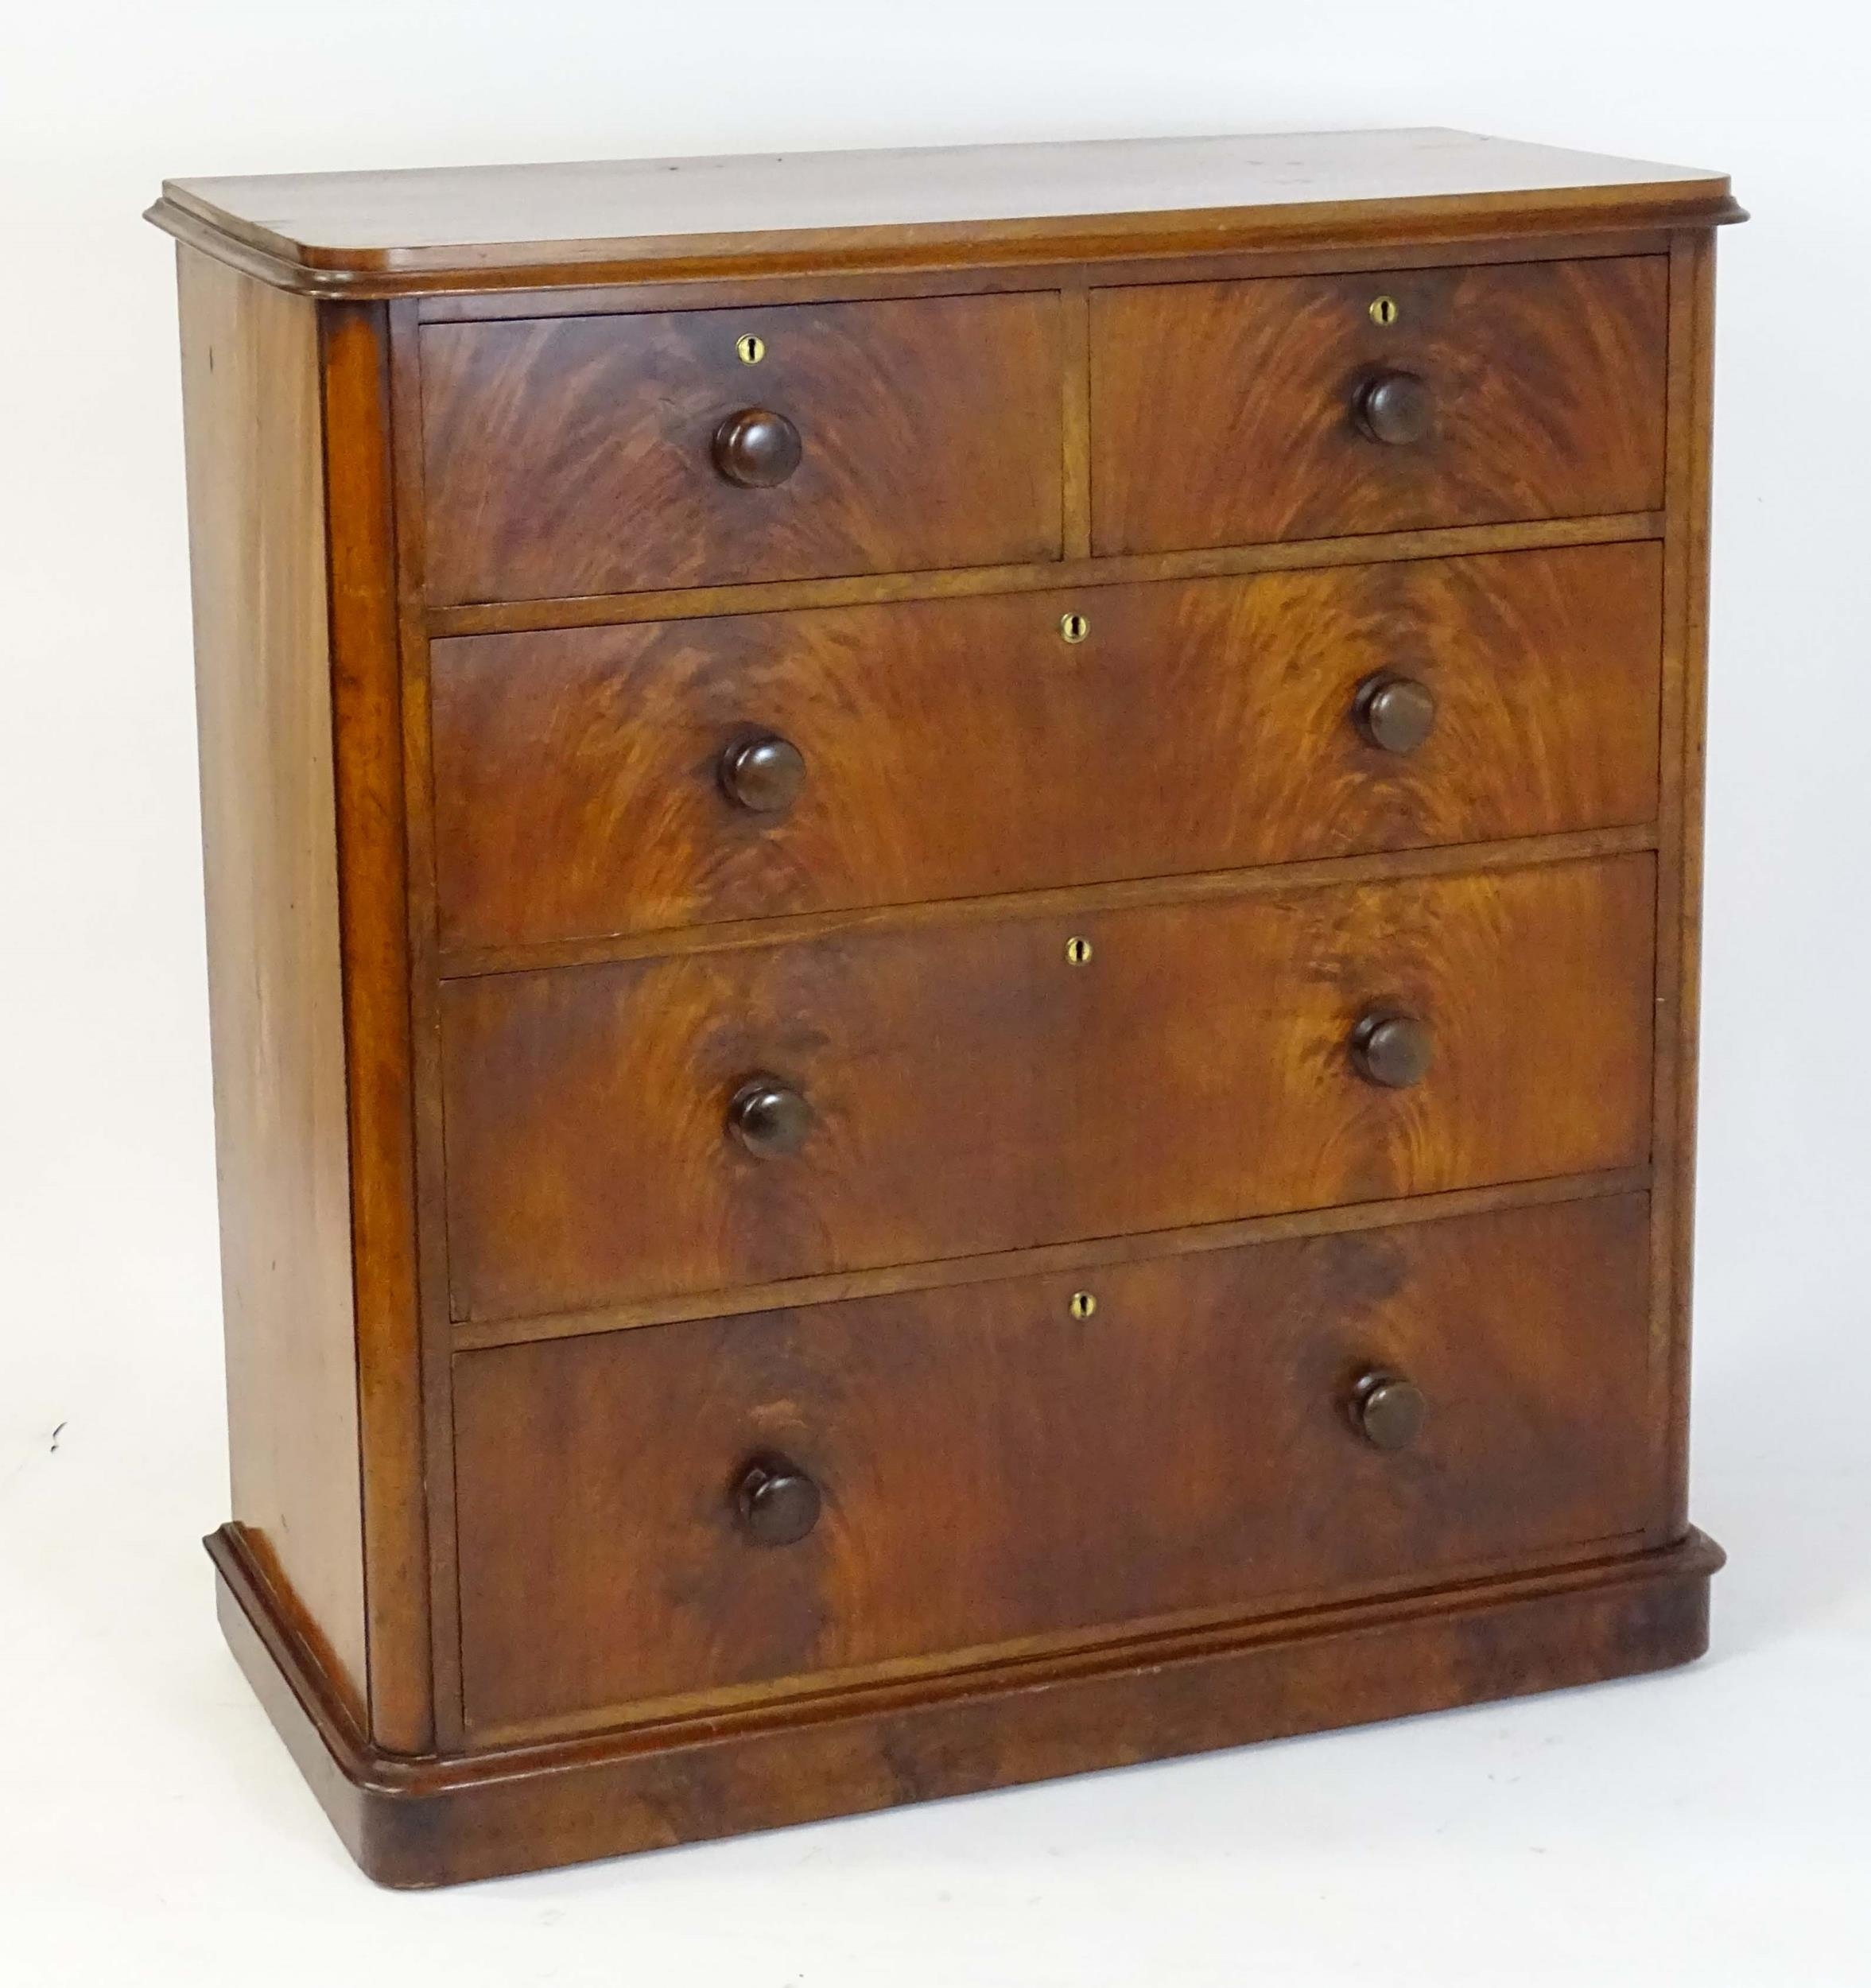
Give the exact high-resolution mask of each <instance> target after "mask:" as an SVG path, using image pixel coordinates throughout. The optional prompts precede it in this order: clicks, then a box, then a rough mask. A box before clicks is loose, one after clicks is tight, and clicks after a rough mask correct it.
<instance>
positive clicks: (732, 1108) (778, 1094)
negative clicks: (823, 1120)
mask: <svg viewBox="0 0 1871 1988" xmlns="http://www.w3.org/2000/svg"><path fill="white" fill-rule="evenodd" d="M728 1130H729V1131H730V1132H732V1133H733V1135H734V1136H735V1137H736V1139H738V1140H739V1141H740V1143H742V1145H743V1146H744V1147H746V1148H747V1151H749V1152H750V1153H751V1154H753V1155H754V1156H755V1158H756V1159H779V1158H782V1157H783V1156H784V1155H786V1154H788V1153H796V1152H798V1150H799V1148H800V1147H802V1146H803V1145H804V1144H805V1135H806V1134H807V1133H808V1132H810V1131H811V1130H812V1107H811V1106H810V1105H809V1104H807V1103H806V1101H805V1099H804V1098H803V1097H801V1096H800V1094H799V1093H798V1092H797V1091H796V1090H794V1089H793V1088H792V1086H791V1085H790V1084H782V1083H781V1082H780V1081H779V1079H778V1077H749V1078H748V1079H747V1081H746V1082H745V1083H744V1084H743V1085H741V1087H740V1088H739V1090H737V1091H736V1093H734V1098H733V1101H732V1103H731V1104H730V1105H728Z"/></svg>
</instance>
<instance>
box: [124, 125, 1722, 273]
mask: <svg viewBox="0 0 1871 1988" xmlns="http://www.w3.org/2000/svg"><path fill="white" fill-rule="evenodd" d="M1740 217H1741V211H1740V209H1739V208H1737V207H1736V206H1735V204H1734V202H1733V200H1732V198H1731V197H1730V196H1729V182H1728V180H1727V178H1726V177H1725V175H1723V174H1721V173H1708V172H1702V171H1700V170H1698V169H1694V168H1692V167H1687V166H1675V165H1650V164H1647V163H1645V162H1644V161H1640V160H1635V159H1619V158H1609V157H1601V156H1600V155H1598V154H1596V153H1585V152H1568V151H1560V150H1556V149H1553V148H1551V147H1549V146H1539V145H1527V144H1523V143H1520V142H1516V141H1515V140H1512V139H1506V138H1482V137H1478V136H1477V135H1475V134H1473V133H1470V132H1465V131H1446V130H1396V131H1324V132H1310V133H1302V134H1291V135H1283V136H1276V137H1259V138H1255V137H1237V138H1147V139H1100V140H1093V141H1089V142H1079V143H1072V144H1049V145H996V146H953V147H948V148H944V149H931V150H922V151H894V152H807V153H758V154H751V155H749V156H747V157H728V158H705V159H632V160H622V161H615V162H609V163H591V164H584V165H508V166H473V167H444V168H437V169H429V170H422V171H412V172H390V173H294V174H285V175H280V176H278V177H268V178H249V179H210V180H172V181H166V182H165V184H164V187H163V192H162V197H161V200H158V201H157V204H155V206H153V208H151V209H150V210H149V218H150V219H152V220H153V221H154V222H155V223H157V225H158V226H159V227H164V228H166V229H167V230H168V231H169V232H170V233H172V234H173V235H177V236H179V237H181V239H184V240H188V241H191V242H193V243H195V244H196V246H198V247H203V248H205V249H207V250H209V251H210V252H211V253H214V254H219V255H220V256H222V257H223V259H225V260H227V261H231V262H237V263H239V264H240V265H241V266H243V267H245V268H247V269H248V270H250V271H251V272H252V273H253V274H258V275H261V276H264V277H266V278H268V279H269V280H270V281H271V282H276V283H280V284H282V285H285V286H286V287H288V288H291V289H305V290H311V291H315V292H324V293H344V294H348V295H354V296H383V295H388V294H393V293H398V292H402V291H408V290H444V289H449V290H459V289H489V288H506V287H510V286H514V285H519V284H522V283H528V284H532V283H542V282H555V281H563V282H595V281H600V280H609V279H613V278H619V277H624V278H627V277H628V276H629V275H631V274H633V273H641V274H656V275H658V276H668V275H671V274H677V273H681V274H707V275H711V276H713V275H736V274H767V273H771V272H781V271H786V270H798V269H802V268H805V267H808V266H813V267H825V266H845V267H859V266H862V267H878V266H883V267H897V266H930V265H931V264H941V263H944V262H961V261H964V260H966V261H970V262H979V261H983V260H991V261H1007V260H1012V259H1022V260H1023V259H1027V258H1033V259H1035V260H1045V259H1053V258H1059V257H1073V256H1086V257H1089V256H1096V255H1099V254H1133V253H1151V252H1159V253H1161V252H1170V253H1181V254H1188V253H1200V252H1203V251H1216V252H1226V251H1232V250H1248V249H1253V248H1256V247H1263V246H1279V247H1304V246H1310V245H1320V246H1323V245H1326V244H1337V243H1346V244H1353V243H1367V242H1377V241H1383V240H1387V239H1399V238H1400V237H1402V236H1404V235H1411V234H1417V235H1430V236H1442V235H1462V234H1469V235H1473V234H1475V233H1478V232H1482V231H1487V232H1504V233H1517V232H1520V231H1530V232H1533V231H1537V232H1542V233H1545V232H1552V231H1563V230H1566V229H1568V228H1574V229H1575V228H1580V227H1594V226H1604V225H1612V226H1617V225H1670V224H1677V225H1706V224H1709V223H1716V222H1720V221H1724V220H1733V219H1739V218H1740Z"/></svg>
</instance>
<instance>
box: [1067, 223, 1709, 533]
mask: <svg viewBox="0 0 1871 1988" xmlns="http://www.w3.org/2000/svg"><path fill="white" fill-rule="evenodd" d="M1668 290H1669V282H1668V264H1667V261H1666V260H1665V258H1663V257H1661V256H1630V257H1621V258H1615V259H1609V260H1607V259H1598V260H1593V261H1589V262H1540V263H1521V264H1517V265H1509V266H1504V267H1493V268H1477V269H1448V270H1395V271H1393V272H1375V273H1372V274H1369V275H1360V276H1355V277H1311V278H1289V279H1287V280H1284V281H1280V282H1253V283H1217V284H1186V285H1185V284H1168V285H1155V286H1151V287H1149V288H1139V289H1114V290H1108V291H1104V292H1100V293H1099V294H1098V295H1097V297H1094V298H1093V303H1092V330H1091V362H1092V414H1091V421H1092V543H1093V549H1095V550H1097V551H1098V552H1101V553H1145V552H1166V551H1174V550H1177V549H1182V548H1184V547H1187V546H1226V545H1234V544H1239V543H1242V542H1248V541H1252V540H1256V539H1282V538H1328V537H1332V536H1334V535H1338V534H1345V533H1350V532H1376V531H1402V530H1419V529H1423V528H1425V527H1428V526H1450V525H1481V524H1493V523H1500V522H1508V521H1510V520H1516V519H1524V518H1564V517H1578V516H1583V515H1587V514H1594V513H1600V512H1611V511H1647V510H1649V509H1652V508H1653V507H1656V505H1658V504H1659V503H1661V502H1662V499H1663V362H1664V353H1665V348H1666V345H1667V309H1668ZM1380 295H1388V296H1390V297H1394V299H1395V302H1396V305H1397V306H1398V316H1397V319H1396V321H1395V323H1394V324H1389V325H1380V324H1376V323H1374V322H1373V321H1372V316H1371V313H1370V306H1371V305H1372V302H1373V301H1375V300H1376V298H1377V297H1379V296H1380ZM1393 369H1407V371H1409V372H1410V373H1411V375H1413V376H1415V377H1417V378H1419V379H1420V380H1421V381H1422V382H1423V387H1424V390H1425V391H1426V393H1427V398H1428V402H1429V405H1430V410H1431V411H1430V414H1429V416H1428V421H1429V426H1428V432H1427V433H1426V435H1425V436H1424V437H1423V440H1421V441H1415V442H1403V441H1399V442H1398V443H1396V444H1395V445H1386V444H1384V443H1383V442H1380V441H1373V440H1372V439H1370V437H1368V435H1367V434H1366V433H1364V431H1363V429H1362V427H1361V424H1360V422H1359V421H1358V419H1357V406H1358V402H1359V396H1360V394H1361V391H1362V390H1363V389H1364V387H1365V386H1368V384H1369V383H1370V382H1371V381H1372V379H1373V377H1374V376H1376V375H1380V374H1382V373H1384V372H1385V371H1391V370H1393Z"/></svg>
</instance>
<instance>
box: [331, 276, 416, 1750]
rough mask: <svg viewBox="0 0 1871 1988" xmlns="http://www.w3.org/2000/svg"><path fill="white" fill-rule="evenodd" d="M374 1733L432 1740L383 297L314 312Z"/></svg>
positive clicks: (394, 1746) (393, 1739)
mask: <svg viewBox="0 0 1871 1988" xmlns="http://www.w3.org/2000/svg"><path fill="white" fill-rule="evenodd" d="M319 339H320V363H321V366H322V368H323V394H324V443H325V449H324V479H325V489H326V493H327V499H328V511H329V522H328V528H327V532H326V539H327V559H328V593H329V599H330V643H331V647H330V656H329V659H328V662H327V661H326V660H325V659H324V658H320V667H321V668H326V669H328V671H329V674H330V678H331V701H332V732H333V739H334V747H335V781H334V800H335V803H336V831H337V841H338V861H339V891H338V903H339V922H340V934H341V941H342V951H343V971H344V1038H345V1052H344V1054H345V1063H344V1067H345V1084H346V1089H347V1101H348V1111H349V1116H350V1137H351V1249H352V1258H353V1262H354V1264H355V1292H356V1327H355V1330H356V1342H357V1388H358V1403H359V1426H358V1434H359V1446H360V1447H359V1459H358V1461H359V1467H360V1470H361V1472H362V1477H363V1523H364V1563H365V1571H366V1597H367V1620H368V1624H369V1633H370V1650H371V1735H372V1738H374V1739H375V1741H376V1743H377V1744H378V1745H380V1746H382V1747H385V1748H386V1749H390V1750H391V1751H399V1752H403V1753H419V1752H421V1751H424V1750H425V1749H427V1748H428V1747H429V1746H430V1745H432V1744H433V1740H434V1730H435V1729H434V1722H433V1711H432V1692H431V1689H430V1661H429V1659H430V1639H429V1538H428V1524H427V1513H426V1508H425V1506H426V1500H425V1489H424V1485H425V1476H426V1474H427V1470H428V1450H427V1447H426V1445H425V1436H424V1431H423V1405H424V1404H423V1383H422V1372H421V1366H422V1348H421V1322H420V1320H419V1318H418V1315H417V1308H418V1301H417V1266H416V1233H415V1228H416V1225H415V1216H414V1209H413V1205H412V1194H413V1183H414V1153H413V1116H414V1109H415V1107H414V1096H415V1080H414V1076H413V1070H412V1043H411V1032H410V948H409V938H408V918H409V910H408V864H407V860H406V811H405V808H404V790H403V778H402V671H401V664H400V658H399V654H398V630H397V608H396V577H395V545H394V536H393V522H392V516H391V491H390V437H389V430H390V400H389V382H388V370H389V353H388V324H387V313H386V311H385V309H383V308H382V306H380V305H364V304H355V305H351V304H347V305H328V306H327V307H326V308H325V309H324V310H323V311H322V312H321V313H320V324H319Z"/></svg>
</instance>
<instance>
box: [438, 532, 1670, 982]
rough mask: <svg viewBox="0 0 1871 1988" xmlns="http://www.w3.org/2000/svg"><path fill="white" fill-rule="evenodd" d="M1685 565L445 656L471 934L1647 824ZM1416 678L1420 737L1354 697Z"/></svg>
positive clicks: (1609, 560)
mask: <svg viewBox="0 0 1871 1988" xmlns="http://www.w3.org/2000/svg"><path fill="white" fill-rule="evenodd" d="M1661 571H1662V569H1661V561H1660V557H1659V552H1658V550H1657V549H1656V547H1655V546H1642V545H1640V546H1598V547H1593V548H1589V549H1586V548H1582V549H1578V550H1575V551H1560V552H1547V553H1518V554H1513V555H1504V556H1500V557H1485V558H1471V559H1465V560H1462V559H1458V560H1446V561H1418V562H1411V563H1406V564H1385V565H1372V566H1368V567H1359V568H1353V569H1343V570H1338V571H1330V570H1326V571H1320V572H1316V573H1292V574H1279V575H1268V576H1266V577H1261V578H1258V579H1252V580H1206V581H1200V582H1196V583H1192V584H1184V585H1180V586H1173V587H1166V586H1160V585H1159V586H1132V587H1108V588H1100V589H1097V591H1096V592H1093V593H1090V594H1086V595H1075V594H1070V593H1046V594H1031V595H1018V596H1011V597H1007V598H1000V599H984V600H958V601H947V602H929V603H924V604H918V605H914V606H883V607H875V608H838V609H831V610H825V611H822V612H818V613H816V614H790V615H742V616H736V617H732V618H726V619H716V620H705V621H677V622H668V623H638V624H635V625H633V626H629V627H619V628H611V629H604V630H596V629H593V630H588V631H574V632H569V633H559V634H542V635H509V636H499V637H480V638H476V639H471V640H461V641H452V642H442V643H437V644H436V645H435V646H434V647H433V650H432V654H433V685H434V689H433V713H434V738H435V782H436V808H437V863H438V877H439V883H440V890H441V920H442V926H441V929H442V942H443V944H444V947H445V948H447V949H449V950H451V951H459V950H460V949H465V948H470V947H493V946H507V947H518V946H523V945H528V944H538V943H542V942H550V941H553V940H559V939H570V938H584V937H588V936H594V935H602V934H610V933H618V932H623V931H628V930H656V929H658V927H662V926H677V925H685V924H689V923H692V922H712V921H715V920H720V919H728V918H758V917H762V916H772V915H776V914H792V913H798V912H802V911H819V910H824V909H836V908H843V907H855V906H862V905H871V904H889V903H903V902H906V901H914V900H918V899H932V898H949V897H961V896H973V895H987V894H990V893H993V892H997V891H1015V890H1021V889H1027V888H1031V887H1034V886H1035V885H1038V884H1055V885H1056V884H1068V883H1091V882H1094V881H1100V880H1103V879H1117V878H1124V877H1148V876H1165V875H1168V874H1171V873H1174V872H1197V871H1203V870H1210V869H1225V868H1235V867H1238V866H1245V865H1248V864H1260V863H1267V862H1276V861H1280V860H1291V859H1295V858H1305V857H1316V856H1333V855H1338V854H1341V853H1349V852H1361V851H1366V850H1382V849H1400V848H1417V847H1423V846H1426V845H1437V844H1449V843H1463V842H1474V841H1484V840H1487V839H1490V838H1495V837H1512V836H1519V835H1534V834H1541V833H1562V832H1567V831H1571V830H1575V829H1587V828H1596V827H1601V826H1608V825H1619V824H1626V823H1638V822H1643V821H1648V820H1649V819H1650V818H1651V816H1652V813H1653V812H1654V810H1655V807H1656V778H1657V774H1656V716H1655V714H1656V697H1657V670H1658V654H1659V615H1660V610H1661V600H1662V581H1661ZM1074 604H1077V605H1079V606H1081V607H1083V608H1085V610H1086V611H1087V614H1088V619H1089V622H1090V624H1091V632H1090V634H1089V636H1088V638H1087V639H1085V641H1084V642H1082V643H1076V644H1068V643H1066V642H1064V641H1062V639H1061V637H1060V634H1059V622H1060V618H1061V616H1062V615H1063V614H1064V613H1066V612H1069V611H1070V610H1071V609H1072V608H1073V606H1074ZM1392 665H1395V666H1400V667H1402V668H1404V669H1407V670H1408V671H1409V672H1410V673H1411V676H1412V678H1414V679H1415V680H1417V681H1420V682H1421V683H1423V685H1426V686H1427V688H1428V689H1430V692H1431V693H1433V694H1434V698H1435V700H1436V703H1437V717H1436V721H1435V724H1434V729H1433V731H1432V732H1431V734H1430V736H1429V737H1428V738H1427V740H1424V742H1423V744H1422V745H1421V746H1420V747H1419V749H1418V750H1416V751H1414V752H1412V753H1411V754H1408V755H1396V754H1392V753H1387V752H1385V751H1382V750H1381V749H1379V748H1376V747H1373V746H1372V745H1370V744H1368V743H1367V742H1366V741H1365V740H1364V738H1363V736H1361V733H1360V731H1359V729H1358V727H1357V723H1356V722H1355V718H1354V710H1353V707H1354V705H1355V704H1356V702H1357V696H1358V693H1359V690H1360V688H1361V685H1362V684H1363V683H1364V681H1365V680H1366V679H1367V678H1370V677H1371V676H1372V675H1373V674H1375V673H1376V672H1377V671H1379V670H1383V669H1384V668H1386V667H1388V666H1392ZM775 735H777V736H779V737H782V738H783V739H784V740H786V741H787V742H788V743H790V744H791V745H792V746H793V747H794V748H795V749H796V751H798V754H799V755H801V756H802V763H803V768H804V771H803V772H802V775H801V777H800V779H799V781H798V791H797V796H796V798H795V799H794V801H793V802H792V804H791V805H790V806H789V807H787V808H786V810H785V811H784V813H783V814H770V813H766V812H763V811H760V810H748V809H747V808H743V807H736V806H732V804H730V803H729V802H728V801H726V800H724V797H723V794H722V792H721V786H720V774H719V766H720V756H721V755H722V754H723V753H724V751H734V750H736V749H738V748H741V747H747V746H748V745H751V744H752V743H753V742H755V740H761V739H764V738H767V737H769V736H775Z"/></svg>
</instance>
